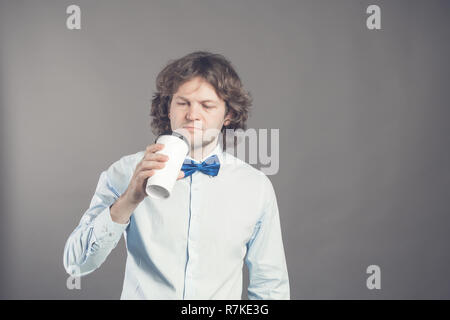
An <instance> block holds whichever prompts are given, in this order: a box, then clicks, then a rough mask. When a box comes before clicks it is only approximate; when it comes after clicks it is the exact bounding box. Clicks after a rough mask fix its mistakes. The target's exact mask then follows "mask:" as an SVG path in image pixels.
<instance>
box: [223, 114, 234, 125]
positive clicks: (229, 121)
mask: <svg viewBox="0 0 450 320" xmlns="http://www.w3.org/2000/svg"><path fill="white" fill-rule="evenodd" d="M232 118H233V112H232V111H229V112H228V114H227V115H226V116H225V118H224V122H223V125H224V126H227V125H229V124H230V123H231V119H232Z"/></svg>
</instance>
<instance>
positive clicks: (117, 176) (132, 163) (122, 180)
mask: <svg viewBox="0 0 450 320" xmlns="http://www.w3.org/2000/svg"><path fill="white" fill-rule="evenodd" d="M144 154H145V151H138V152H136V153H133V154H128V155H124V156H122V157H121V158H120V159H118V160H116V161H115V162H113V163H112V164H111V165H110V166H109V167H108V169H107V170H106V177H107V179H108V183H110V184H111V185H112V186H113V187H114V188H115V189H116V190H117V191H119V193H122V192H124V191H125V190H126V188H127V187H128V183H129V181H130V180H131V177H132V176H133V173H134V170H135V169H136V166H137V164H138V163H139V162H140V161H141V160H142V158H143V156H144Z"/></svg>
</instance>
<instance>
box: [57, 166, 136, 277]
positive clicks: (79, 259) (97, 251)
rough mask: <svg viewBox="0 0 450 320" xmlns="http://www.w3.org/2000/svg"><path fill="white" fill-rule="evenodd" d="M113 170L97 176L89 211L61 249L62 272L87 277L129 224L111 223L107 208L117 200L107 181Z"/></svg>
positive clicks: (109, 208) (115, 243) (100, 262)
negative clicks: (62, 254)
mask: <svg viewBox="0 0 450 320" xmlns="http://www.w3.org/2000/svg"><path fill="white" fill-rule="evenodd" d="M113 166H114V165H113ZM113 166H111V167H110V169H108V170H107V171H104V172H102V174H101V175H100V179H99V181H98V185H97V188H96V190H95V194H94V196H93V198H92V201H91V204H90V206H89V209H88V210H87V211H86V212H85V213H84V215H83V216H82V218H81V221H80V223H79V225H78V226H77V227H76V228H75V230H74V231H73V232H72V234H71V235H70V236H69V238H68V240H67V242H66V245H65V247H64V268H65V269H66V272H67V273H69V274H70V275H72V276H83V275H87V274H89V273H91V272H92V271H94V270H95V269H97V268H99V267H100V265H101V264H102V263H103V262H104V261H105V260H106V257H107V256H108V255H109V253H110V252H111V251H112V249H114V248H115V247H116V245H117V243H118V242H119V240H120V238H121V236H122V233H123V232H124V231H125V229H126V228H127V226H128V225H129V223H130V221H129V220H128V221H127V222H126V223H117V222H114V221H113V220H112V216H111V207H112V205H113V204H114V203H115V202H116V200H118V199H120V198H119V194H118V192H117V191H116V190H115V188H114V187H113V186H112V185H111V183H110V179H109V175H110V174H112V173H113V172H114V170H113ZM117 203H120V202H119V201H117Z"/></svg>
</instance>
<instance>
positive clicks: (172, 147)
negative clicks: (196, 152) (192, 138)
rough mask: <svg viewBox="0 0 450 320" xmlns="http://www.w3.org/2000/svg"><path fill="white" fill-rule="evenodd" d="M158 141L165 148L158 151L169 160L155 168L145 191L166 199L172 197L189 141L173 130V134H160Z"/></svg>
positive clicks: (154, 196) (155, 196)
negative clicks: (160, 167)
mask: <svg viewBox="0 0 450 320" xmlns="http://www.w3.org/2000/svg"><path fill="white" fill-rule="evenodd" d="M156 143H161V144H163V145H164V148H163V149H162V150H159V151H156V153H162V154H165V155H167V156H168V157H169V160H167V161H166V162H164V163H165V166H164V168H162V169H155V173H154V174H153V176H151V177H150V178H148V179H147V186H146V188H145V192H147V194H148V195H149V196H150V197H152V198H155V199H165V198H168V197H170V194H171V193H172V189H173V186H174V185H175V182H176V181H177V178H178V174H179V173H180V171H181V167H182V166H183V162H184V159H185V158H186V156H187V155H188V154H189V142H188V140H187V139H186V138H185V137H184V136H183V135H181V134H179V133H177V132H172V134H171V135H170V134H167V135H161V136H159V137H158V139H157V141H156Z"/></svg>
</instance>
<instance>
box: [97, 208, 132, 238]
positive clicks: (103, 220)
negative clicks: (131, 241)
mask: <svg viewBox="0 0 450 320" xmlns="http://www.w3.org/2000/svg"><path fill="white" fill-rule="evenodd" d="M129 224H130V220H128V222H127V223H125V224H122V223H117V222H114V221H113V220H112V218H111V211H110V208H109V207H107V208H105V209H104V210H103V211H102V212H100V214H99V215H98V216H97V217H96V218H95V220H94V236H95V239H96V241H99V242H106V243H109V242H112V243H117V242H118V241H119V240H120V237H121V236H122V234H123V232H124V231H125V229H126V228H127V227H128V225H129Z"/></svg>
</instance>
